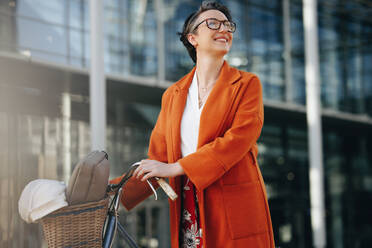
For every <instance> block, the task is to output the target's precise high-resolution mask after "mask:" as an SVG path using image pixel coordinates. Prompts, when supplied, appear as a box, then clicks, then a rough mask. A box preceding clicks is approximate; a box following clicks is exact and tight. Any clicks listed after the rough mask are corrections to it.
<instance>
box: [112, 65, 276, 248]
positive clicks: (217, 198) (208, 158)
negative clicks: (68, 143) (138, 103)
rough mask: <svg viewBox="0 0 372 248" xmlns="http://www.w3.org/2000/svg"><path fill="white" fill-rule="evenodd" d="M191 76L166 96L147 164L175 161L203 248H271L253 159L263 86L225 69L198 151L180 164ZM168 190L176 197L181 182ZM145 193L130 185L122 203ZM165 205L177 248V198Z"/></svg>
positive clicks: (139, 185) (267, 216)
mask: <svg viewBox="0 0 372 248" xmlns="http://www.w3.org/2000/svg"><path fill="white" fill-rule="evenodd" d="M194 72H195V68H194V69H193V70H192V71H191V72H190V73H189V74H187V75H186V76H185V77H183V78H182V79H181V80H179V81H178V82H177V83H175V84H173V85H172V86H170V87H169V88H168V89H167V90H166V91H165V93H164V95H163V97H162V106H161V111H160V114H159V117H158V120H157V123H156V125H155V127H154V129H153V131H152V134H151V138H150V145H149V153H148V155H149V158H150V159H154V160H158V161H162V162H167V163H174V162H177V161H178V162H179V163H180V164H181V166H182V167H183V169H184V171H185V173H186V175H187V176H188V177H189V178H190V180H191V181H192V182H193V183H194V184H195V187H196V189H197V194H198V199H199V210H200V220H201V226H202V229H203V231H202V233H203V240H204V248H216V247H224V248H230V247H231V248H239V247H242V248H274V239H273V231H272V226H271V219H270V212H269V206H268V202H267V196H266V191H265V186H264V182H263V179H262V175H261V172H260V169H259V166H258V164H257V159H256V156H257V152H258V149H257V144H256V141H257V139H258V137H259V136H260V133H261V129H262V125H263V103H262V90H261V85H260V81H259V79H258V77H257V76H255V75H254V74H252V73H249V72H243V71H239V70H237V69H235V68H232V67H230V66H229V65H228V64H227V62H224V64H223V66H222V69H221V73H220V76H219V78H218V80H217V82H216V84H215V86H214V88H213V90H212V91H211V93H210V95H209V97H208V99H207V102H206V103H205V106H204V108H203V111H202V114H201V117H200V129H199V138H198V149H197V151H196V152H195V153H193V154H190V155H188V156H186V157H184V158H182V156H181V137H180V124H181V119H182V114H183V110H184V107H185V104H186V98H187V94H188V89H189V86H190V84H191V82H192V78H193V75H194ZM119 180H120V178H116V179H114V180H112V181H111V182H112V183H117V182H118V181H119ZM169 183H170V185H171V186H172V187H173V188H174V189H175V191H176V192H177V194H178V195H179V196H180V195H181V193H180V192H181V181H180V177H175V178H170V179H169ZM149 194H151V190H150V189H149V187H148V186H147V185H146V184H144V183H141V182H140V181H139V180H136V179H131V180H130V181H129V182H128V184H127V185H126V186H125V189H124V191H123V197H122V203H123V204H124V206H125V207H126V208H127V209H130V208H132V207H134V206H135V205H136V204H138V203H139V202H140V201H142V200H143V199H145V198H146V197H147V196H149ZM169 203H170V225H171V243H172V247H173V248H176V247H179V235H178V234H179V231H180V215H181V202H180V198H178V199H177V200H176V201H174V202H172V201H170V202H169Z"/></svg>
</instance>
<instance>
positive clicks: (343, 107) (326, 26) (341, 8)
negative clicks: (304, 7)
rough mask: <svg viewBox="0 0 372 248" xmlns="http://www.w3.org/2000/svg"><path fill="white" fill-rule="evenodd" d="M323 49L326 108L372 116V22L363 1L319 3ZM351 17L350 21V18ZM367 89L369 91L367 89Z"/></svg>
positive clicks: (323, 87) (323, 93)
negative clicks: (371, 87)
mask: <svg viewBox="0 0 372 248" xmlns="http://www.w3.org/2000/svg"><path fill="white" fill-rule="evenodd" d="M318 9H319V13H318V18H319V49H320V68H321V81H322V102H323V106H324V107H330V108H333V109H336V110H340V111H346V112H352V113H366V112H367V113H369V112H370V110H369V109H367V108H366V107H367V106H366V105H368V104H369V100H368V98H369V96H370V95H371V93H370V91H369V87H368V86H367V84H370V81H371V80H370V77H368V76H367V77H365V76H364V75H365V74H364V72H365V71H371V70H372V64H371V63H370V62H367V61H366V60H364V59H363V57H365V56H371V49H370V45H369V44H370V42H371V39H370V37H371V33H372V23H371V21H370V18H369V17H370V16H369V14H368V12H367V9H368V8H366V7H365V5H364V4H363V3H362V2H357V1H349V2H348V3H347V4H346V3H345V4H342V3H339V2H327V1H321V2H320V3H319V8H318ZM346 16H347V18H346ZM366 86H367V89H368V90H367V91H366V90H365V87H366Z"/></svg>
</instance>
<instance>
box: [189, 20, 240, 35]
mask: <svg viewBox="0 0 372 248" xmlns="http://www.w3.org/2000/svg"><path fill="white" fill-rule="evenodd" d="M209 20H213V21H217V22H218V23H219V25H218V27H217V28H212V27H210V26H209V24H208V21H209ZM203 22H205V23H206V24H207V27H208V28H209V29H212V30H219V29H220V28H221V24H223V25H224V26H225V27H226V28H227V29H228V26H226V25H228V24H227V23H229V24H230V26H231V27H233V29H232V30H227V31H228V32H230V33H234V32H235V30H236V23H235V22H233V21H229V20H223V21H220V20H218V19H216V18H207V19H205V20H203V21H202V22H200V23H199V24H198V25H196V26H195V28H193V30H192V32H194V31H195V30H196V29H197V28H198V27H199V26H200V24H202V23H203Z"/></svg>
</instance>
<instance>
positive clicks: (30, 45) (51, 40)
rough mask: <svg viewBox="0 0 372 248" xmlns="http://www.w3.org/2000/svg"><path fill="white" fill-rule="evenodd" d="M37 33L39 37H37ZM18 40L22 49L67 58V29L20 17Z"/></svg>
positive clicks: (18, 21)
mask: <svg viewBox="0 0 372 248" xmlns="http://www.w3.org/2000/svg"><path fill="white" fill-rule="evenodd" d="M35 33H37V34H38V35H35ZM17 39H18V46H20V48H21V49H27V50H28V49H32V50H36V51H40V52H44V53H46V54H51V55H59V56H66V52H67V51H66V48H67V40H66V30H65V28H62V27H59V26H52V25H50V24H44V23H41V22H37V21H31V20H27V19H23V18H20V17H19V18H17ZM31 56H33V54H31Z"/></svg>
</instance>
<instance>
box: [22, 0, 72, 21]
mask: <svg viewBox="0 0 372 248" xmlns="http://www.w3.org/2000/svg"><path fill="white" fill-rule="evenodd" d="M66 4H67V1H60V0H48V1H43V0H17V1H15V5H16V8H17V14H18V15H20V16H24V17H30V18H33V19H37V20H42V21H45V22H51V23H55V24H60V25H65V24H66V21H67V20H66V18H65V16H66V15H65V11H66Z"/></svg>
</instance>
